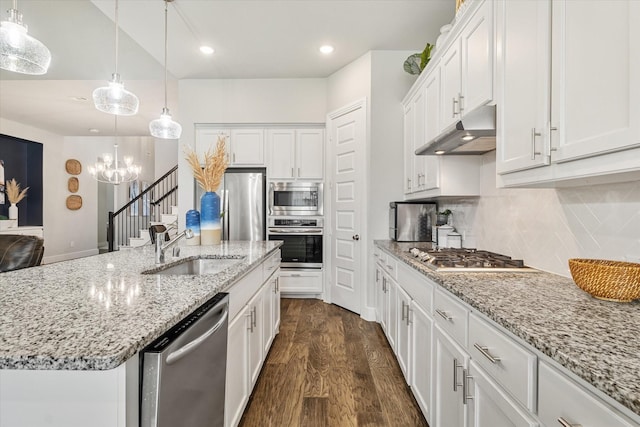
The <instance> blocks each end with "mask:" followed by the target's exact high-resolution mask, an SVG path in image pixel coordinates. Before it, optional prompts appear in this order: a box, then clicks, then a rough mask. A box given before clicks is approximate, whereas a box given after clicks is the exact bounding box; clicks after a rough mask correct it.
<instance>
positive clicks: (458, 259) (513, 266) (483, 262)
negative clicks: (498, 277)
mask: <svg viewBox="0 0 640 427" xmlns="http://www.w3.org/2000/svg"><path fill="white" fill-rule="evenodd" d="M409 252H410V253H411V255H412V256H414V257H415V258H417V259H418V260H419V261H421V262H422V263H423V264H425V265H426V266H427V267H429V268H431V269H433V270H435V271H442V272H452V271H457V272H476V271H484V272H505V271H509V272H513V271H516V272H530V271H537V270H535V269H532V268H529V267H527V266H526V265H524V261H523V260H521V259H512V258H511V257H509V256H506V255H502V254H497V253H495V252H489V251H483V250H477V249H452V248H438V249H421V248H412V249H410V250H409Z"/></svg>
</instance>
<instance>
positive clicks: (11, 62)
mask: <svg viewBox="0 0 640 427" xmlns="http://www.w3.org/2000/svg"><path fill="white" fill-rule="evenodd" d="M49 64H51V52H49V49H47V47H46V46H45V45H44V44H42V43H41V42H40V41H39V40H36V39H34V38H33V37H31V36H30V35H28V34H27V27H26V25H23V24H22V15H21V14H20V13H19V12H18V11H17V10H16V9H10V10H9V20H8V21H2V22H0V68H2V69H4V70H8V71H13V72H15V73H21V74H33V75H41V74H45V73H46V72H47V69H48V68H49Z"/></svg>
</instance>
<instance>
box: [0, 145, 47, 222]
mask: <svg viewBox="0 0 640 427" xmlns="http://www.w3.org/2000/svg"><path fill="white" fill-rule="evenodd" d="M0 160H3V161H4V179H5V182H6V181H9V180H10V179H11V178H15V180H16V181H18V183H20V188H25V187H29V190H28V191H27V197H25V198H24V199H22V201H21V202H20V203H18V205H17V206H18V225H20V226H25V225H43V224H42V212H43V206H42V193H43V191H42V144H40V143H37V142H33V141H27V140H25V139H20V138H14V137H12V136H7V135H2V134H0ZM8 209H9V200H7V199H6V196H5V204H4V205H2V204H0V215H4V216H9V214H8Z"/></svg>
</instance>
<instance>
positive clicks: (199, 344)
mask: <svg viewBox="0 0 640 427" xmlns="http://www.w3.org/2000/svg"><path fill="white" fill-rule="evenodd" d="M228 317H229V295H228V294H226V293H219V294H217V295H216V296H214V297H213V298H211V299H210V300H209V301H207V302H206V303H204V304H203V305H201V306H200V307H199V308H198V309H197V310H195V311H194V312H193V313H191V314H190V315H188V316H187V317H185V318H184V319H183V320H182V321H180V322H179V323H178V324H176V325H175V326H174V327H172V328H171V329H169V331H167V332H166V333H164V334H163V335H162V336H161V337H159V338H158V339H157V340H155V341H154V342H152V343H151V344H149V345H148V346H147V347H146V348H144V349H143V350H142V352H141V357H140V365H141V369H140V375H141V381H140V427H218V426H222V425H223V424H224V389H225V375H226V366H227V323H228Z"/></svg>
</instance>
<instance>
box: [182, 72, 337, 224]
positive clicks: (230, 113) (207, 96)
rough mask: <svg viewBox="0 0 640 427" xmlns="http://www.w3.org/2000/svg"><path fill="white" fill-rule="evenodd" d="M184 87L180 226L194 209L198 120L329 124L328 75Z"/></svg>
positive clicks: (196, 83)
mask: <svg viewBox="0 0 640 427" xmlns="http://www.w3.org/2000/svg"><path fill="white" fill-rule="evenodd" d="M178 89H179V99H180V105H179V111H180V117H178V118H177V119H176V120H178V121H179V122H180V124H181V125H182V137H181V138H180V145H179V147H178V165H179V169H178V182H179V185H180V191H179V195H178V199H179V200H178V205H179V206H180V215H179V216H178V221H179V222H178V223H179V227H180V228H184V223H185V217H184V213H185V212H186V211H187V210H189V209H192V208H193V207H194V206H193V204H194V203H193V197H194V196H193V195H194V190H195V189H194V184H193V175H192V174H191V171H190V170H189V166H188V165H187V162H186V161H185V160H184V152H183V147H184V146H185V144H188V145H190V146H192V147H193V146H194V145H195V133H194V130H195V124H197V123H226V124H248V123H291V124H295V123H299V124H302V123H324V122H325V115H326V112H327V81H326V79H223V80H217V79H216V80H180V82H179V85H178ZM196 208H197V207H196Z"/></svg>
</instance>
